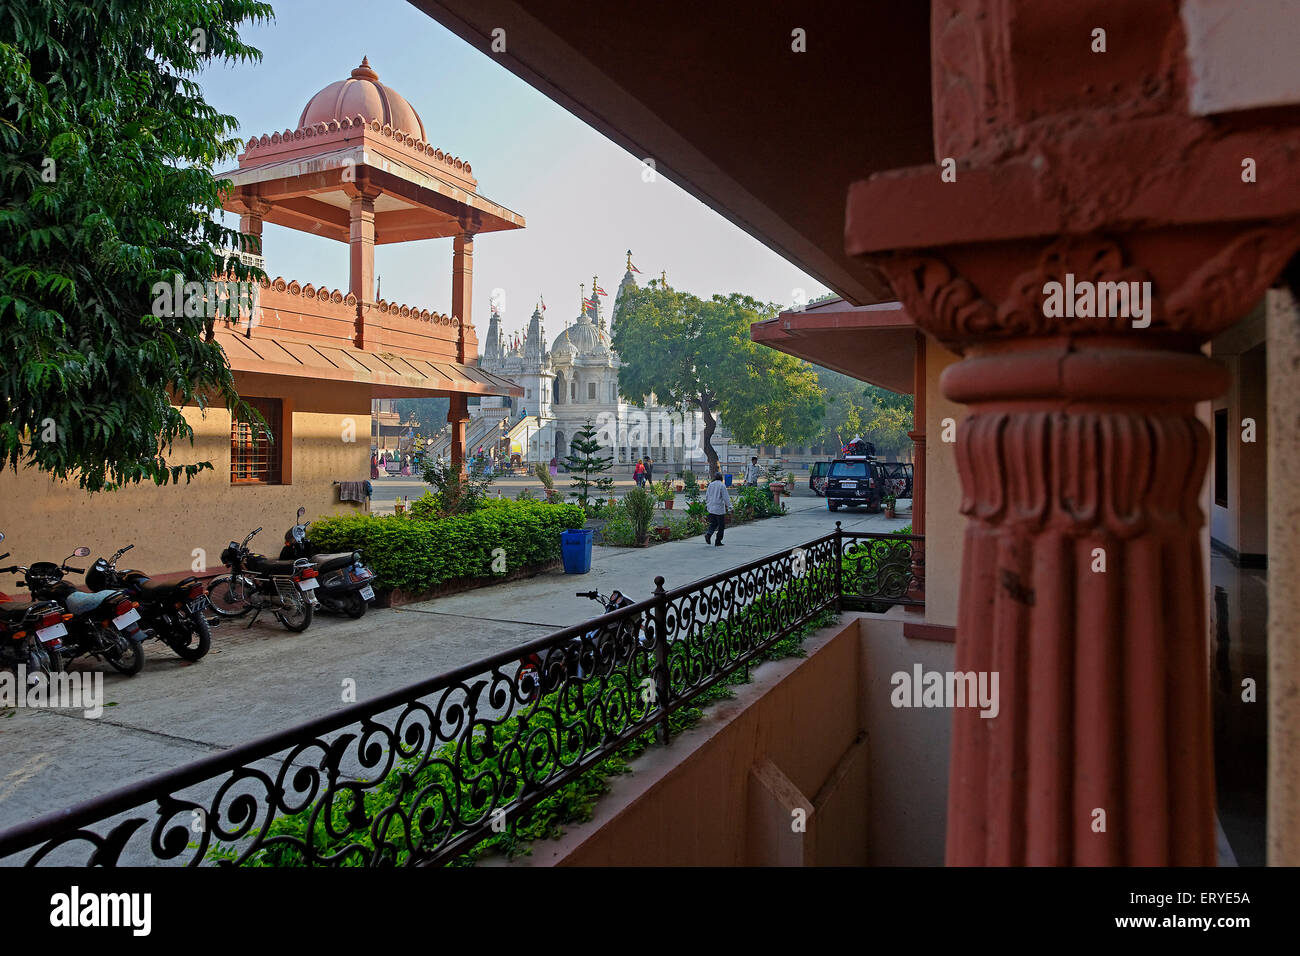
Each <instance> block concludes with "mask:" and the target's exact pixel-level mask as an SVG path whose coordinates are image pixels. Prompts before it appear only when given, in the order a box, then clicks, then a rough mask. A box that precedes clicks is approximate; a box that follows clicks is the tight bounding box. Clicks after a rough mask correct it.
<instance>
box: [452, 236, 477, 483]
mask: <svg viewBox="0 0 1300 956" xmlns="http://www.w3.org/2000/svg"><path fill="white" fill-rule="evenodd" d="M473 298H474V234H473V233H472V232H467V231H464V230H462V231H461V232H459V233H458V234H457V235H456V237H455V239H453V240H452V253H451V315H452V318H453V320H455V322H456V329H457V332H456V361H457V362H459V363H460V364H461V365H467V364H469V362H470V361H471V360H472V359H473V358H474V357H475V353H477V351H478V350H477V347H473V346H472V334H473V327H474V326H473V322H472V320H471V311H470V309H471V307H472V305H473ZM447 425H448V427H449V428H450V429H451V463H452V466H453V467H455V468H459V469H461V470H462V471H463V470H464V468H465V461H466V458H467V450H466V448H465V432H466V428H467V426H468V425H469V400H468V396H466V395H464V394H456V395H452V396H451V408H450V409H449V410H448V412H447Z"/></svg>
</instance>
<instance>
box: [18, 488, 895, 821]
mask: <svg viewBox="0 0 1300 956" xmlns="http://www.w3.org/2000/svg"><path fill="white" fill-rule="evenodd" d="M803 494H804V495H805V496H804V497H795V498H793V499H789V500H788V504H789V506H790V508H791V514H789V515H787V516H785V517H782V518H773V519H768V520H766V521H758V522H754V523H752V524H746V525H741V526H738V527H733V528H730V529H728V531H727V533H726V545H725V547H723V548H716V547H709V546H707V545H705V544H704V543H703V539H702V538H690V539H687V540H685V541H676V542H670V543H666V544H661V545H656V546H654V547H650V548H644V549H619V548H603V547H597V548H595V549H594V554H593V558H592V570H591V572H590V573H589V574H586V575H566V574H563V573H562V572H558V571H557V572H553V573H548V574H544V575H539V576H537V577H535V578H529V579H525V580H521V581H514V582H510V583H507V584H502V585H498V586H495V587H491V588H483V589H480V590H477V591H471V592H467V593H464V594H459V595H453V596H450V597H446V598H442V599H439V600H437V601H430V602H426V603H423V604H417V605H410V606H407V607H403V608H394V609H389V610H382V609H380V610H375V609H372V610H371V611H370V612H369V613H368V614H367V615H366V616H365V617H364V618H362V619H361V620H359V621H352V620H348V619H346V618H335V617H329V616H326V615H321V616H319V617H317V618H316V621H315V622H314V623H313V624H312V626H311V628H310V629H309V630H307V631H306V632H305V633H303V634H291V633H289V632H288V631H285V630H284V629H283V628H281V627H280V626H279V624H278V623H276V622H275V621H274V619H273V618H269V617H263V619H262V620H259V622H258V623H257V624H255V625H253V627H252V628H251V629H246V628H245V627H244V626H243V622H238V621H237V622H234V623H226V624H223V625H222V626H221V627H219V628H217V629H216V630H214V632H213V649H212V651H211V652H210V653H209V655H208V656H207V657H206V658H205V659H204V660H202V661H200V662H198V663H196V664H188V663H186V662H184V661H181V660H180V659H179V658H177V657H176V656H175V655H174V654H172V652H171V651H170V650H168V649H167V648H166V647H164V646H163V645H162V644H160V643H158V642H150V644H149V646H148V663H147V665H146V668H145V671H144V672H143V673H141V674H140V675H138V676H136V677H133V678H129V677H123V676H121V675H118V674H115V673H106V675H105V679H104V689H105V697H106V700H107V701H108V702H109V703H110V704H112V705H113V706H109V707H107V708H106V709H105V710H104V714H103V716H102V717H100V718H99V719H97V720H87V719H85V718H83V717H81V716H80V714H79V713H78V712H68V711H50V710H44V711H42V710H27V709H19V710H17V711H7V710H0V829H3V828H5V827H8V826H12V825H14V824H16V823H19V822H21V821H23V820H25V819H29V818H30V817H32V816H35V815H38V814H41V813H44V812H48V811H50V810H53V809H58V808H61V807H65V806H69V805H71V804H73V803H76V802H78V801H80V800H84V799H87V798H89V797H92V796H95V795H98V794H102V793H105V792H108V791H110V790H113V789H115V788H117V787H121V786H123V785H125V784H128V783H132V782H135V781H138V780H142V779H146V778H148V777H150V776H153V775H154V774H157V773H160V772H162V771H165V770H169V769H172V768H175V767H179V766H181V765H183V764H185V763H187V762H189V761H191V760H194V759H196V758H198V757H201V756H205V755H208V754H211V753H215V752H219V751H221V750H225V749H227V748H230V747H232V746H235V745H238V744H241V743H245V742H247V741H249V740H252V739H255V738H257V737H259V736H262V735H264V734H267V733H270V732H272V731H275V730H280V729H283V728H285V727H288V726H292V725H294V724H298V723H301V722H303V721H305V720H309V719H311V718H314V717H318V716H321V715H324V714H327V713H329V712H331V711H333V710H335V709H337V708H339V707H341V706H342V705H343V701H342V688H343V683H344V681H345V680H348V679H350V680H353V681H355V682H356V688H357V696H358V698H359V699H362V700H364V699H366V698H367V697H373V696H375V695H378V694H381V693H384V692H386V691H389V690H393V689H396V688H400V687H402V686H405V685H408V684H410V683H412V682H413V681H416V680H418V679H421V678H424V677H426V676H428V675H432V674H438V673H441V672H443V671H446V670H449V669H451V668H453V667H457V666H460V665H463V664H468V663H471V662H473V661H475V660H478V659H481V658H483V657H485V656H487V655H489V654H493V653H495V652H497V651H501V650H504V649H507V648H510V647H514V646H517V645H519V644H521V643H523V642H525V641H528V640H531V639H533V638H536V637H539V636H542V635H544V634H547V633H549V632H551V631H553V630H555V629H557V628H560V627H565V626H567V625H570V624H576V623H578V622H580V621H582V620H585V619H587V618H589V617H591V616H593V612H598V611H599V610H600V609H599V607H598V606H597V605H596V604H594V603H592V602H591V601H588V600H585V599H582V598H576V597H574V593H575V592H576V591H579V590H584V591H585V590H591V589H593V588H594V589H596V590H600V591H604V592H608V591H609V590H610V589H611V588H619V589H621V590H623V591H624V592H626V593H627V594H628V595H629V596H631V597H632V598H633V599H634V600H641V599H644V598H646V597H648V596H649V595H650V593H651V591H652V590H653V588H654V577H655V575H656V574H663V575H664V576H665V578H666V579H667V583H666V586H667V587H669V588H673V587H676V586H678V585H681V584H686V583H689V582H690V581H693V580H697V579H699V578H701V577H705V576H708V575H710V574H713V573H715V572H717V571H719V570H722V569H724V568H727V567H733V566H735V565H739V564H743V563H745V562H747V561H751V560H753V559H755V558H758V557H762V556H763V555H766V554H770V553H772V552H774V551H778V550H781V549H784V548H791V547H794V546H796V545H798V544H801V543H803V542H805V541H808V540H810V539H812V538H815V537H818V536H820V535H822V534H825V533H826V532H828V531H830V530H832V529H833V528H834V527H835V520H836V519H837V518H838V519H839V520H841V521H842V522H843V523H844V527H845V528H851V529H858V530H879V531H890V530H894V529H896V528H898V527H900V526H902V525H904V524H907V523H908V522H909V521H910V519H909V518H907V517H906V516H905V517H903V518H901V519H897V520H892V521H890V520H887V519H885V518H884V517H883V516H881V515H867V514H860V513H858V512H849V513H846V512H842V511H841V512H838V513H837V514H834V515H832V514H831V513H829V512H828V511H827V510H826V507H825V503H824V502H823V501H822V499H820V498H816V497H812V496H810V495H808V493H807V492H806V491H804V492H803Z"/></svg>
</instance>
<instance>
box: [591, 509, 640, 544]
mask: <svg viewBox="0 0 1300 956" xmlns="http://www.w3.org/2000/svg"><path fill="white" fill-rule="evenodd" d="M600 543H601V544H606V545H610V546H612V547H615V548H630V547H632V545H634V544H636V530H635V529H634V528H633V527H632V519H631V518H629V517H628V516H627V512H626V511H624V510H623V509H621V508H620V509H619V513H618V515H616V516H615V517H613V518H610V519H609V520H608V521H606V522H605V527H603V528H601V529H600Z"/></svg>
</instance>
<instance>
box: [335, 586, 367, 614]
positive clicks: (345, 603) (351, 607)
mask: <svg viewBox="0 0 1300 956" xmlns="http://www.w3.org/2000/svg"><path fill="white" fill-rule="evenodd" d="M339 604H340V605H341V606H342V608H343V613H344V614H346V615H347V616H348V617H350V618H352V619H353V620H354V621H355V620H356V619H357V618H359V617H361V616H362V615H364V614H365V613H366V604H367V602H366V599H365V598H363V597H362V596H361V592H360V591H349V592H348V593H347V594H345V595H343V597H342V599H340V601H339Z"/></svg>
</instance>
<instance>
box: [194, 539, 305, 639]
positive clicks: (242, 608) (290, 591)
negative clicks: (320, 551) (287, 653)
mask: <svg viewBox="0 0 1300 956" xmlns="http://www.w3.org/2000/svg"><path fill="white" fill-rule="evenodd" d="M261 530H262V529H261V528H255V529H253V530H252V531H250V532H249V533H248V536H247V537H246V538H244V540H243V541H242V542H240V543H236V542H234V541H232V542H230V544H229V545H228V546H227V547H226V548H225V549H223V550H222V552H221V563H222V564H224V565H226V567H228V568H230V573H229V574H226V575H222V576H220V577H217V578H213V579H212V581H211V582H210V583H209V584H208V603H210V604H211V605H212V610H214V611H216V612H217V613H218V614H219V615H221V616H222V617H243V616H244V615H245V614H247V613H248V612H249V611H253V612H254V613H253V616H252V618H251V619H250V620H249V622H248V625H247V626H248V627H252V626H253V623H254V622H255V621H256V620H257V618H258V616H259V615H261V613H262V612H263V611H265V610H267V609H270V610H271V611H272V612H273V613H274V614H275V617H276V619H277V620H278V621H279V622H280V623H281V624H283V625H284V626H285V627H286V628H288V629H289V630H290V631H294V632H296V633H301V632H303V631H305V630H307V628H309V627H310V626H311V619H312V614H313V611H314V609H315V608H316V607H317V606H318V605H319V603H320V602H319V601H318V600H317V599H316V594H315V592H316V590H317V589H318V588H319V587H320V581H319V579H318V577H317V573H316V569H315V568H314V567H312V563H311V562H310V561H308V560H307V559H306V558H298V559H296V560H293V561H276V560H274V559H272V558H268V557H267V556H266V555H264V554H254V553H253V552H252V551H250V550H249V547H248V542H249V541H251V540H253V536H254V535H256V534H257V533H258V532H260V531H261Z"/></svg>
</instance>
